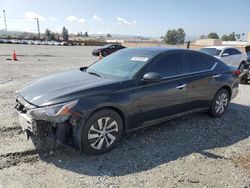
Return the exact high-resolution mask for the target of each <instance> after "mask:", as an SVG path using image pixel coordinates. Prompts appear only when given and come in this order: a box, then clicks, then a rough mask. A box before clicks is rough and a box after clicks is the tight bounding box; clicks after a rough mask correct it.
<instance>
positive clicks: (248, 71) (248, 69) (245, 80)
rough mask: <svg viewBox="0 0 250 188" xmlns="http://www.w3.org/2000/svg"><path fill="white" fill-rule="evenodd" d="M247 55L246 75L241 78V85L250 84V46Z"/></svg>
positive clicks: (247, 48)
mask: <svg viewBox="0 0 250 188" xmlns="http://www.w3.org/2000/svg"><path fill="white" fill-rule="evenodd" d="M245 50H246V53H247V62H246V70H245V72H244V75H242V76H241V83H242V84H247V83H249V82H250V46H246V47H245Z"/></svg>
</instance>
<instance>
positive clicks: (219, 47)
mask: <svg viewBox="0 0 250 188" xmlns="http://www.w3.org/2000/svg"><path fill="white" fill-rule="evenodd" d="M203 48H216V49H218V50H224V49H227V48H234V47H231V46H207V47H203ZM234 49H235V48H234Z"/></svg>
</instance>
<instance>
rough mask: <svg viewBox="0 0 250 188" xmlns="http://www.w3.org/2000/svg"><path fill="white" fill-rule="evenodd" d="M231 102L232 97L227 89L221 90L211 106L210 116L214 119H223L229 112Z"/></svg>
mask: <svg viewBox="0 0 250 188" xmlns="http://www.w3.org/2000/svg"><path fill="white" fill-rule="evenodd" d="M229 102H230V96H229V93H228V91H227V90H226V89H220V90H219V91H218V92H217V93H216V95H215V97H214V99H213V101H212V104H211V107H210V110H209V114H210V115H211V116H212V117H221V116H222V115H223V114H224V113H225V111H226V110H227V107H228V104H229Z"/></svg>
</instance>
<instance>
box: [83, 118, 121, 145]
mask: <svg viewBox="0 0 250 188" xmlns="http://www.w3.org/2000/svg"><path fill="white" fill-rule="evenodd" d="M117 134H118V124H117V122H116V121H115V120H114V119H112V118H111V117H102V118H99V119H98V120H97V121H96V122H95V123H93V124H92V125H91V127H90V129H89V132H88V141H89V144H90V146H91V147H92V148H93V149H96V150H101V149H103V148H108V147H109V146H111V145H112V144H113V143H114V141H115V140H116V138H117Z"/></svg>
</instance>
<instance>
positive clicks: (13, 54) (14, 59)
mask: <svg viewBox="0 0 250 188" xmlns="http://www.w3.org/2000/svg"><path fill="white" fill-rule="evenodd" d="M12 60H13V61H17V57H16V52H15V50H14V51H13V53H12Z"/></svg>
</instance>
